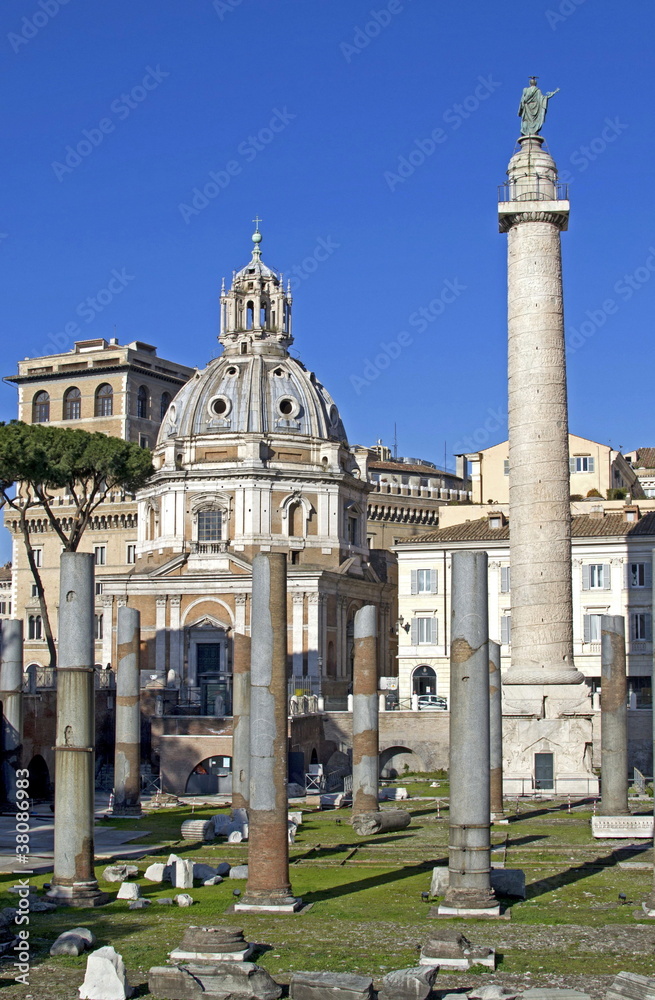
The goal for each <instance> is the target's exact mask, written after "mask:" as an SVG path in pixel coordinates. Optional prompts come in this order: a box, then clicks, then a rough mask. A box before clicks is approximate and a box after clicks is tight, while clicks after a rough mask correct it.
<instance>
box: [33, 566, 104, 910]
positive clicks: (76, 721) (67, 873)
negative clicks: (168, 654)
mask: <svg viewBox="0 0 655 1000" xmlns="http://www.w3.org/2000/svg"><path fill="white" fill-rule="evenodd" d="M93 626H94V572H93V556H92V555H91V554H90V553H87V552H63V553H62V556H61V563H60V573H59V637H58V662H57V730H56V737H55V741H56V745H55V857H54V875H53V877H52V880H51V886H52V888H51V889H50V892H49V893H48V896H49V897H51V898H53V899H55V900H56V901H57V902H59V903H62V904H66V905H69V906H97V905H99V904H100V903H104V902H106V901H107V899H108V897H107V896H106V895H105V894H104V893H101V892H100V891H99V889H98V883H97V881H96V878H95V873H94V869H93V862H94V855H93V825H94V805H95V797H94V780H95V703H94V702H95V699H94V693H95V692H94V666H93V663H94V655H93V653H94V628H93Z"/></svg>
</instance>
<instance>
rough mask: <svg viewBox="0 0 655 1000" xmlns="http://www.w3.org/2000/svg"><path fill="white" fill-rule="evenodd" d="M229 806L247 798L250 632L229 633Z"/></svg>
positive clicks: (246, 801) (243, 803)
mask: <svg viewBox="0 0 655 1000" xmlns="http://www.w3.org/2000/svg"><path fill="white" fill-rule="evenodd" d="M232 642H233V646H232V650H233V656H232V690H233V709H232V808H233V809H247V808H248V805H249V802H250V636H247V635H243V634H242V633H241V632H233V633H232Z"/></svg>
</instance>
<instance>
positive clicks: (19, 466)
mask: <svg viewBox="0 0 655 1000" xmlns="http://www.w3.org/2000/svg"><path fill="white" fill-rule="evenodd" d="M153 471H154V470H153V467H152V462H151V458H150V452H149V451H148V450H147V449H145V448H141V447H140V446H139V445H138V444H135V443H134V442H132V441H123V440H122V439H121V438H116V437H108V436H107V435H106V434H99V433H98V432H94V433H90V432H89V431H84V430H78V429H71V428H64V427H52V426H50V425H49V424H24V423H22V422H20V421H12V422H11V423H9V424H2V425H0V493H1V494H2V496H3V499H4V500H5V502H6V503H9V504H10V505H11V506H15V500H14V501H13V502H12V499H11V498H10V497H9V491H10V490H11V488H12V486H14V484H15V486H16V494H17V497H18V498H20V500H22V501H23V503H22V506H24V505H25V503H27V504H28V505H29V506H30V507H33V506H37V505H40V506H42V507H43V508H44V511H45V513H46V514H47V516H48V518H49V520H50V524H51V526H52V528H53V530H54V531H55V532H56V533H57V534H58V535H59V537H60V539H61V542H62V544H63V546H64V548H65V549H67V550H69V551H71V552H74V551H76V549H77V547H78V545H79V542H80V539H81V537H82V534H83V533H84V529H85V528H86V526H87V524H88V521H89V518H90V516H91V514H92V513H93V511H94V510H95V509H96V507H97V506H98V505H99V504H100V503H102V501H103V499H104V496H105V494H106V493H107V491H109V490H112V489H115V488H120V489H123V490H126V491H127V492H128V493H135V492H136V491H137V490H138V489H140V488H141V487H142V486H144V485H145V484H146V482H147V481H148V479H149V478H150V476H151V475H152V473H153ZM53 490H63V491H64V492H65V493H66V494H68V495H69V496H70V497H71V500H72V505H73V506H74V507H75V514H74V515H73V517H72V518H67V519H66V520H63V519H62V517H61V508H58V509H57V516H56V515H55V512H54V510H53V509H52V504H51V501H52V499H53V497H52V495H51V493H52V491H53Z"/></svg>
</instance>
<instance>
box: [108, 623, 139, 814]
mask: <svg viewBox="0 0 655 1000" xmlns="http://www.w3.org/2000/svg"><path fill="white" fill-rule="evenodd" d="M117 640H118V667H117V669H116V750H115V756H114V808H113V812H112V815H113V816H131V817H140V816H141V815H142V813H141V707H140V704H139V652H140V645H141V615H140V613H139V612H138V611H137V610H136V609H135V608H129V607H125V606H124V607H119V609H118V633H117Z"/></svg>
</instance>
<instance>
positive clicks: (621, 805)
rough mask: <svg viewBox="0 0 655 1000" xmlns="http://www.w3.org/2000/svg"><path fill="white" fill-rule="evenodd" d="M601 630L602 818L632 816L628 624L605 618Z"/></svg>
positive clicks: (621, 618) (611, 616)
mask: <svg viewBox="0 0 655 1000" xmlns="http://www.w3.org/2000/svg"><path fill="white" fill-rule="evenodd" d="M600 628H601V639H600V674H601V695H600V709H601V716H600V741H601V742H600V746H601V802H600V814H601V815H602V816H629V815H630V813H629V810H628V709H627V703H626V699H627V681H626V669H625V622H624V619H623V617H622V616H621V615H601V619H600Z"/></svg>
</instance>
